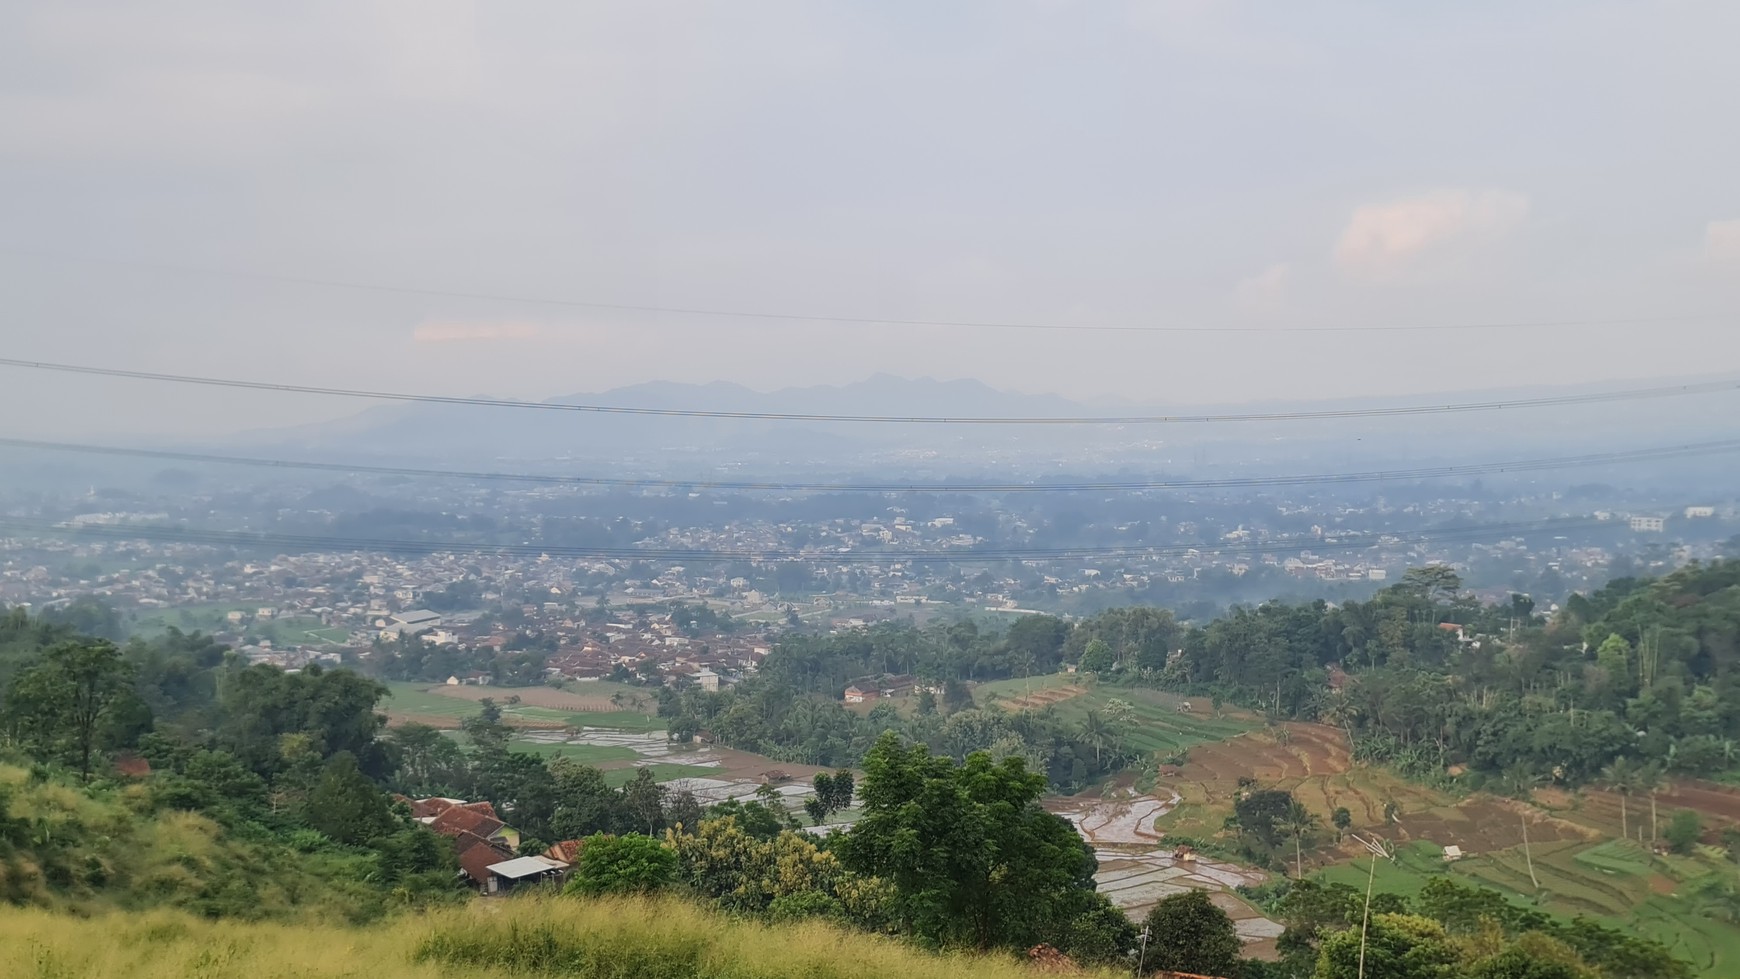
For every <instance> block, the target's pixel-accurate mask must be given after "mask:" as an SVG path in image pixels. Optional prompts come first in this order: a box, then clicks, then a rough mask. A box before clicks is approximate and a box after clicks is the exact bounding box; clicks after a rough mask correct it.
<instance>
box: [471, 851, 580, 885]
mask: <svg viewBox="0 0 1740 979" xmlns="http://www.w3.org/2000/svg"><path fill="white" fill-rule="evenodd" d="M488 869H489V872H490V873H492V874H495V875H496V876H497V877H511V878H514V879H516V880H517V879H519V878H521V877H531V876H533V875H534V874H547V873H549V872H550V871H552V870H567V869H568V865H567V864H565V863H562V862H561V861H559V860H551V859H550V858H549V857H537V856H533V857H515V858H514V859H512V860H504V861H502V862H501V863H492V864H490V865H489V868H488Z"/></svg>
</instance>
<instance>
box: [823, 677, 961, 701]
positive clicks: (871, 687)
mask: <svg viewBox="0 0 1740 979" xmlns="http://www.w3.org/2000/svg"><path fill="white" fill-rule="evenodd" d="M921 689H922V690H928V691H930V692H931V693H935V694H940V693H942V688H940V687H928V686H927V687H920V686H919V683H918V679H917V678H916V677H913V676H912V675H911V674H907V673H878V674H874V675H872V676H865V677H859V678H858V679H856V680H853V681H852V682H851V683H849V684H847V685H846V689H845V691H844V692H843V693H842V694H841V699H842V700H844V701H845V702H846V703H848V704H873V703H875V702H876V701H878V700H884V699H887V698H890V697H910V696H912V694H913V692H914V691H915V690H921Z"/></svg>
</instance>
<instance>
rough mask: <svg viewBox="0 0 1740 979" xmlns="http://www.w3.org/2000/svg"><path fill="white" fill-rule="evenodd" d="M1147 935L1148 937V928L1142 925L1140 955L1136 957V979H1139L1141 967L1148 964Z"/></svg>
mask: <svg viewBox="0 0 1740 979" xmlns="http://www.w3.org/2000/svg"><path fill="white" fill-rule="evenodd" d="M1148 935H1149V930H1148V926H1147V925H1143V926H1142V954H1141V955H1139V956H1137V957H1136V979H1141V977H1142V968H1143V966H1146V965H1147V964H1148Z"/></svg>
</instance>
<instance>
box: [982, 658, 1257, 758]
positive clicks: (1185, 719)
mask: <svg viewBox="0 0 1740 979" xmlns="http://www.w3.org/2000/svg"><path fill="white" fill-rule="evenodd" d="M1078 681H1081V682H1078ZM1082 682H1085V680H1084V678H1082V677H1075V676H1069V675H1057V676H1046V677H1030V678H1023V679H1019V680H998V681H995V682H992V683H985V684H980V685H979V686H978V687H976V688H974V690H973V694H974V696H975V698H977V700H978V702H979V703H981V704H989V703H992V702H1001V703H1002V706H1004V707H1005V709H1009V710H1018V709H1020V707H1021V706H1022V705H1023V704H1024V703H1027V702H1028V701H1027V700H1026V698H1034V699H1040V698H1043V696H1044V695H1045V693H1046V692H1047V691H1057V690H1061V689H1063V688H1065V687H1071V686H1080V685H1082ZM1111 700H1122V701H1124V702H1125V703H1127V704H1129V705H1130V706H1131V707H1132V708H1133V709H1134V711H1135V716H1136V723H1135V726H1134V727H1133V728H1132V729H1131V730H1130V731H1129V732H1128V733H1126V734H1125V735H1124V737H1123V739H1122V740H1123V743H1124V744H1125V745H1127V746H1129V747H1130V748H1133V749H1135V750H1136V751H1139V752H1142V753H1144V754H1153V753H1162V754H1171V753H1173V752H1177V751H1180V750H1182V749H1185V748H1188V747H1190V746H1191V745H1193V744H1202V743H1203V742H1206V741H1224V740H1226V739H1227V738H1232V737H1237V736H1238V735H1240V734H1244V733H1246V732H1247V731H1253V730H1256V728H1257V726H1258V725H1256V724H1255V723H1252V722H1250V721H1247V720H1245V719H1243V718H1242V717H1234V716H1226V715H1223V716H1221V717H1214V716H1212V715H1210V714H1209V713H1208V712H1206V711H1202V712H1200V713H1181V712H1180V711H1179V710H1178V705H1179V704H1180V703H1181V702H1182V698H1180V697H1177V696H1174V695H1172V694H1167V693H1162V692H1160V691H1157V690H1143V689H1139V688H1131V687H1111V686H1097V685H1096V686H1091V687H1088V688H1087V689H1086V690H1085V691H1084V692H1082V693H1080V694H1077V695H1075V696H1072V697H1069V698H1067V699H1062V700H1056V701H1053V702H1052V703H1050V704H1047V705H1044V706H1036V707H1035V709H1039V710H1046V711H1049V712H1051V713H1052V714H1054V715H1055V716H1056V717H1057V718H1058V719H1060V720H1062V721H1064V722H1066V723H1070V724H1078V723H1080V722H1081V721H1082V719H1083V718H1085V717H1086V716H1087V713H1088V711H1090V710H1093V711H1101V710H1104V709H1105V707H1106V703H1107V702H1108V701H1111ZM1204 706H1205V705H1204Z"/></svg>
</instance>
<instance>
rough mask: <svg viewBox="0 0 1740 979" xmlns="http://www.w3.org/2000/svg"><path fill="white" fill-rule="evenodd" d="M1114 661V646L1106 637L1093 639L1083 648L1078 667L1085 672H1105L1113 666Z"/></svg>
mask: <svg viewBox="0 0 1740 979" xmlns="http://www.w3.org/2000/svg"><path fill="white" fill-rule="evenodd" d="M1113 662H1114V660H1113V658H1112V647H1111V646H1109V645H1107V644H1106V641H1105V640H1104V639H1093V640H1090V641H1089V642H1088V644H1087V648H1085V649H1083V650H1082V653H1081V663H1080V664H1079V665H1078V666H1077V669H1079V670H1081V672H1083V673H1104V672H1106V671H1107V670H1110V669H1111V668H1112V664H1113Z"/></svg>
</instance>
